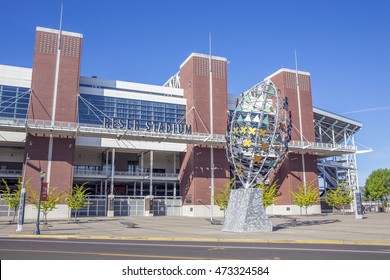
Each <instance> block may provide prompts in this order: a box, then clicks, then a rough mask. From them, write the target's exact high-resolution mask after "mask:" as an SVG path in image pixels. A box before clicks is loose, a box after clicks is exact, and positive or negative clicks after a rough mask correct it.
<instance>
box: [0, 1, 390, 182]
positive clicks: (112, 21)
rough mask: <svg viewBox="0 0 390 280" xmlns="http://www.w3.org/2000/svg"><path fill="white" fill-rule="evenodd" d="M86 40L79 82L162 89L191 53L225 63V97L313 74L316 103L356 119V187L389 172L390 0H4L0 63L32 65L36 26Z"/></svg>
mask: <svg viewBox="0 0 390 280" xmlns="http://www.w3.org/2000/svg"><path fill="white" fill-rule="evenodd" d="M61 2H63V3H64V16H63V29H64V30H67V31H74V32H80V33H83V34H84V41H83V56H82V68H81V72H82V75H85V76H91V75H96V76H98V77H102V78H108V79H118V80H126V81H133V82H140V83H150V84H163V83H164V82H165V81H166V80H167V79H168V78H169V77H170V76H171V75H173V74H175V73H176V72H177V71H178V70H179V66H180V64H181V63H182V62H183V61H184V59H186V58H187V57H188V55H189V54H190V53H191V52H201V53H208V52H209V42H208V38H209V32H211V34H212V52H213V54H214V55H219V56H223V57H226V58H227V59H228V61H229V68H228V78H229V80H228V83H229V84H228V88H229V93H235V94H239V93H241V92H243V91H245V90H247V89H248V88H250V87H251V86H253V85H254V84H255V83H257V82H259V81H261V80H262V79H263V78H264V77H266V76H268V75H269V74H271V73H273V72H275V71H276V70H278V69H279V68H281V67H287V68H295V61H294V50H295V49H296V50H297V52H298V63H299V69H300V70H303V71H308V72H310V73H311V82H312V92H313V103H314V106H316V107H319V108H321V109H325V110H327V111H331V112H334V113H338V114H342V115H343V114H344V113H346V114H344V116H346V117H349V118H352V119H356V120H358V121H361V122H362V123H363V129H362V130H361V131H360V132H359V133H358V134H357V135H356V140H357V142H358V144H361V145H364V146H360V147H361V148H362V149H365V146H367V147H370V148H372V149H373V150H374V151H373V152H371V153H367V154H362V155H358V165H359V181H360V182H359V183H360V185H364V182H365V179H366V177H367V176H368V175H369V174H370V173H371V171H373V170H374V169H377V168H390V160H389V155H390V142H389V141H387V140H388V138H389V134H390V133H389V127H390V125H389V124H388V123H387V121H388V119H389V118H388V115H389V113H390V89H389V86H388V81H389V80H390V16H389V15H390V1H385V0H382V1H377V0H370V1H360V0H355V1H342V0H338V1H336V0H327V1H321V0H318V1H313V0H312V1H309V0H295V1H287V0H284V1H283V0H279V1H262V0H258V1H255V0H253V1H245V0H241V1H233V0H232V1H211V0H196V1H191V0H189V1H179V0H177V1H173V0H166V1H151V0H146V1H130V0H129V1H125V0H122V1H119V0H112V1H90V0H84V1H81V0H78V1H75V0H64V1H60V0H52V1H40V0H34V1H27V0H25V1H19V0H13V1H6V0H0V38H1V41H0V64H8V65H15V66H24V67H31V66H32V60H33V46H34V39H35V27H36V26H43V27H50V28H58V27H59V15H60V7H61Z"/></svg>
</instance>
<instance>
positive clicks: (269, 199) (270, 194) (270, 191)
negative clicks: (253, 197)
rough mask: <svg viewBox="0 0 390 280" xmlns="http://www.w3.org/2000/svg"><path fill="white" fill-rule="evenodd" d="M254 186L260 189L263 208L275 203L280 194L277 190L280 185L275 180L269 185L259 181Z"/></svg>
mask: <svg viewBox="0 0 390 280" xmlns="http://www.w3.org/2000/svg"><path fill="white" fill-rule="evenodd" d="M256 187H257V188H259V189H262V193H263V205H264V208H267V207H268V206H270V205H272V204H275V203H276V202H277V201H278V199H279V197H280V196H281V193H280V192H279V187H280V186H279V184H278V182H277V181H275V182H274V183H273V184H272V185H270V186H268V185H266V184H264V183H261V184H260V185H257V186H256Z"/></svg>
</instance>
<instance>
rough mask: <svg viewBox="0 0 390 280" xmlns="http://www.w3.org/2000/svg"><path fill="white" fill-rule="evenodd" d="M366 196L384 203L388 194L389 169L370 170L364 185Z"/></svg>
mask: <svg viewBox="0 0 390 280" xmlns="http://www.w3.org/2000/svg"><path fill="white" fill-rule="evenodd" d="M364 195H365V197H366V198H368V199H370V200H373V201H378V200H380V201H381V202H382V203H384V204H386V197H387V196H388V195H390V169H388V168H385V169H377V170H374V171H373V172H371V174H370V175H369V176H368V178H367V180H366V184H365V186H364Z"/></svg>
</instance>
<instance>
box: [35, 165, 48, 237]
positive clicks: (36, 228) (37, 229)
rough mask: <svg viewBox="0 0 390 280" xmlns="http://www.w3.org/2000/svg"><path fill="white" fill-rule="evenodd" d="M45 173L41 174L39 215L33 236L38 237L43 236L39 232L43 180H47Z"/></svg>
mask: <svg viewBox="0 0 390 280" xmlns="http://www.w3.org/2000/svg"><path fill="white" fill-rule="evenodd" d="M45 175H46V174H45V172H43V171H41V172H40V187H39V199H38V214H37V221H36V223H35V229H34V232H33V234H34V235H38V234H41V231H40V230H39V216H40V213H41V199H42V185H43V179H44V178H45Z"/></svg>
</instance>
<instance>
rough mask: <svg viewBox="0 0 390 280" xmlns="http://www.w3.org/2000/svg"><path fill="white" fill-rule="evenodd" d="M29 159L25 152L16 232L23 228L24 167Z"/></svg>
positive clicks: (24, 204) (25, 167) (24, 206)
mask: <svg viewBox="0 0 390 280" xmlns="http://www.w3.org/2000/svg"><path fill="white" fill-rule="evenodd" d="M28 160H29V157H28V153H27V154H26V159H25V160H24V169H23V176H22V189H21V191H20V201H19V211H18V226H17V228H16V231H17V232H20V231H22V230H23V223H24V211H25V208H26V186H25V180H26V169H27V161H28Z"/></svg>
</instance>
